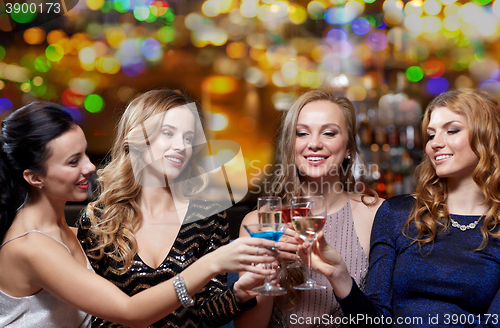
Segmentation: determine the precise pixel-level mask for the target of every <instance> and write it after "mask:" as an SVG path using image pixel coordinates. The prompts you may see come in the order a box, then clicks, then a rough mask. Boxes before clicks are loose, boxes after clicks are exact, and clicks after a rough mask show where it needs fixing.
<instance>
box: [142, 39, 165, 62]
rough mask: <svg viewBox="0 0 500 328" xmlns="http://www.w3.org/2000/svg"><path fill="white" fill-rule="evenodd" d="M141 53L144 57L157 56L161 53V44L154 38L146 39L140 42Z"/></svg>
mask: <svg viewBox="0 0 500 328" xmlns="http://www.w3.org/2000/svg"><path fill="white" fill-rule="evenodd" d="M141 53H142V55H143V56H144V57H146V58H158V56H159V55H160V54H161V44H160V42H158V41H157V40H155V39H146V40H144V41H143V42H142V43H141Z"/></svg>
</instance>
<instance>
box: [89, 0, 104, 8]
mask: <svg viewBox="0 0 500 328" xmlns="http://www.w3.org/2000/svg"><path fill="white" fill-rule="evenodd" d="M103 5H104V0H87V7H89V9H90V10H99V9H101V8H102V6H103Z"/></svg>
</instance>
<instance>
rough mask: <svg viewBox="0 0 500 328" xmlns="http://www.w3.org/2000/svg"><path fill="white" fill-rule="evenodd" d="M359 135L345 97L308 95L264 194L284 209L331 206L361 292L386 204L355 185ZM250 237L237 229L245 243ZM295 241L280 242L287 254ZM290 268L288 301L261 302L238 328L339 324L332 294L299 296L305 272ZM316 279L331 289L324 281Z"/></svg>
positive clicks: (288, 127)
mask: <svg viewBox="0 0 500 328" xmlns="http://www.w3.org/2000/svg"><path fill="white" fill-rule="evenodd" d="M356 131H357V128H356V117H355V112H354V107H353V105H352V103H351V102H350V101H349V100H348V99H347V98H346V97H344V96H342V95H339V94H337V93H335V92H333V91H332V90H326V89H317V90H310V91H308V92H306V93H304V94H303V95H302V96H300V97H299V98H298V99H297V100H296V101H295V102H294V103H293V104H292V106H291V108H290V109H289V110H288V112H287V113H286V116H285V118H284V121H283V123H282V126H281V130H280V135H279V140H278V148H277V154H276V170H275V174H274V176H273V177H272V179H271V181H270V182H269V183H268V184H265V185H264V187H265V188H269V189H267V190H265V193H267V194H269V195H273V196H281V197H282V198H283V203H289V202H290V199H291V197H292V196H298V195H308V194H309V195H323V196H324V197H325V198H326V201H327V213H328V217H327V221H326V224H325V228H324V231H325V234H326V236H327V239H328V241H329V242H332V243H334V244H335V245H337V246H338V247H339V249H341V253H342V256H343V257H344V258H345V259H346V261H348V263H349V272H350V273H351V274H352V275H353V276H354V277H355V279H356V281H357V282H358V283H360V284H363V281H364V277H365V274H366V271H367V268H368V252H369V249H370V248H369V247H370V231H371V226H372V222H373V218H374V216H375V212H376V211H377V208H378V207H379V206H380V204H381V200H380V199H379V198H378V197H377V195H376V193H375V192H373V191H372V190H370V189H368V188H366V187H365V186H364V184H363V183H362V182H361V181H359V180H356V179H354V176H353V173H354V172H353V170H354V165H355V163H357V162H359V163H360V165H362V163H363V161H362V160H361V155H360V153H359V150H358V147H357V145H356V133H357V132H356ZM358 160H359V161H358ZM363 169H366V167H364V168H363ZM255 222H258V216H257V213H256V211H254V212H251V213H249V214H248V215H247V216H246V217H245V218H244V220H243V223H242V226H243V224H248V223H255ZM247 235H248V234H247V233H246V232H245V230H244V229H240V236H247ZM293 236H294V234H293V233H292V232H291V231H288V232H287V234H286V235H284V236H283V237H282V238H281V240H280V242H281V243H282V244H283V247H282V250H288V251H294V250H296V247H297V244H296V242H295V240H294V238H293ZM287 241H288V242H287ZM281 257H282V258H287V259H290V260H292V259H294V257H295V254H286V253H285V252H282V253H281ZM287 264H288V263H287V262H285V263H282V266H281V269H282V270H286V271H285V272H284V273H283V274H282V276H283V279H282V281H281V285H282V286H285V287H286V289H287V291H288V294H287V295H285V296H282V297H276V298H274V299H273V297H267V296H259V297H257V299H258V304H257V306H256V308H255V309H253V310H252V311H248V312H246V313H244V314H243V315H241V316H240V317H239V318H238V319H237V320H236V327H237V328H245V327H249V328H250V327H253V328H256V327H268V326H269V327H313V326H315V325H316V324H317V323H312V322H310V320H307V318H313V317H321V316H323V315H328V316H329V315H332V317H341V316H342V313H341V311H340V308H339V305H338V303H337V301H336V300H335V295H334V293H333V291H332V289H331V288H329V289H328V290H327V291H316V290H312V291H298V290H294V289H293V286H294V285H298V284H300V283H301V280H302V279H303V276H302V270H301V269H286V266H287ZM314 279H315V280H316V281H317V282H319V283H320V284H323V285H324V284H325V283H326V280H324V277H322V276H320V275H317V276H316V277H314ZM322 280H323V282H322Z"/></svg>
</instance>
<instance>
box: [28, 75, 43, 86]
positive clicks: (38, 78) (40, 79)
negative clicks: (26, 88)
mask: <svg viewBox="0 0 500 328" xmlns="http://www.w3.org/2000/svg"><path fill="white" fill-rule="evenodd" d="M31 82H33V85H35V86H37V87H39V86H41V85H42V84H43V77H41V76H35V77H34V78H33V80H32V81H31Z"/></svg>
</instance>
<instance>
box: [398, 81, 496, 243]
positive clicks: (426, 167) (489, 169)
mask: <svg viewBox="0 0 500 328" xmlns="http://www.w3.org/2000/svg"><path fill="white" fill-rule="evenodd" d="M438 107H446V108H448V109H449V110H451V111H453V112H455V113H457V114H459V115H462V116H463V117H464V118H465V119H466V122H468V126H469V140H470V147H471V149H472V151H473V152H474V153H475V154H476V156H477V157H478V163H477V166H476V167H475V168H474V171H473V173H472V178H473V180H474V182H475V183H476V184H477V185H478V186H479V188H480V189H481V191H482V192H483V194H484V197H485V202H484V204H487V205H488V206H489V210H488V212H487V213H486V214H485V216H484V221H483V224H482V226H481V234H482V235H483V241H482V243H481V245H479V247H478V248H477V250H481V249H483V248H484V247H486V245H487V244H488V240H489V237H490V236H491V237H493V238H498V237H500V231H498V227H499V224H500V190H499V185H500V147H499V145H500V103H499V101H498V100H497V99H495V98H494V97H492V96H491V95H489V94H487V93H486V92H482V91H479V90H471V89H458V90H452V91H448V92H445V93H443V94H441V95H439V96H438V97H436V98H435V99H434V100H432V101H431V103H430V104H429V105H428V106H427V109H426V111H425V113H424V118H423V121H422V135H423V136H426V135H427V126H428V125H429V121H430V119H431V115H432V112H433V111H434V109H436V108H438ZM426 142H428V139H427V140H426ZM415 176H416V185H417V187H416V190H415V193H414V197H415V198H416V199H417V201H416V202H415V205H414V207H413V209H412V212H411V215H410V217H409V218H408V220H407V222H406V224H405V228H404V231H403V232H404V234H405V235H407V236H408V229H409V227H410V225H411V224H414V225H415V227H416V228H417V231H418V235H417V236H416V237H415V236H413V237H411V236H408V237H409V238H411V239H413V241H414V242H417V243H418V244H419V245H420V246H422V245H423V244H427V243H431V244H432V243H433V242H434V240H435V239H436V236H437V235H438V234H440V233H443V232H444V231H446V230H447V229H448V228H449V226H450V213H449V211H448V207H447V206H446V200H447V198H448V190H447V184H446V178H440V177H438V176H437V174H436V170H435V169H434V167H433V166H432V163H431V160H430V159H429V157H428V156H427V154H425V152H424V155H423V158H422V161H421V162H420V164H419V165H418V166H417V168H416V170H415Z"/></svg>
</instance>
